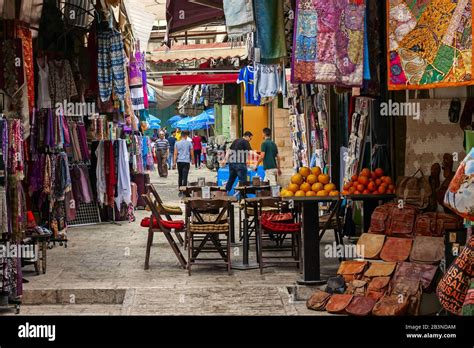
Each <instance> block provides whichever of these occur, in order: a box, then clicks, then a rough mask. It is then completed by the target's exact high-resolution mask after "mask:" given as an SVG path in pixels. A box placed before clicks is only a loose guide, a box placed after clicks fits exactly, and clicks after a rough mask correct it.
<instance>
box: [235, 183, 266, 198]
mask: <svg viewBox="0 0 474 348" xmlns="http://www.w3.org/2000/svg"><path fill="white" fill-rule="evenodd" d="M234 190H235V191H237V192H239V193H240V198H241V199H246V198H248V195H256V194H257V192H258V191H262V190H271V186H270V185H260V186H253V185H251V186H236V187H235V188H234Z"/></svg>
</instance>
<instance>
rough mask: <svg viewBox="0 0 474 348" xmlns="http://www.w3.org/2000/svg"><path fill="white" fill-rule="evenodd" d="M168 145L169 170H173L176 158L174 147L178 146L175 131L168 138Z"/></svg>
mask: <svg viewBox="0 0 474 348" xmlns="http://www.w3.org/2000/svg"><path fill="white" fill-rule="evenodd" d="M168 143H169V144H170V154H169V156H168V169H174V168H173V158H174V145H175V144H176V131H173V132H172V133H171V135H170V137H169V138H168Z"/></svg>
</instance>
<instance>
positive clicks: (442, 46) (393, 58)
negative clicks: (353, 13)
mask: <svg viewBox="0 0 474 348" xmlns="http://www.w3.org/2000/svg"><path fill="white" fill-rule="evenodd" d="M472 14H473V8H472V0H458V1H451V0H412V1H405V0H396V1H393V0H391V1H387V18H388V28H387V31H388V33H387V35H388V38H387V40H388V42H387V46H388V58H387V60H388V64H389V69H388V82H389V84H388V87H389V89H390V90H399V89H429V88H439V87H450V86H463V85H470V84H473V83H474V82H473V78H472V73H473V71H474V70H473V57H472V49H473V47H472V37H473V29H472Z"/></svg>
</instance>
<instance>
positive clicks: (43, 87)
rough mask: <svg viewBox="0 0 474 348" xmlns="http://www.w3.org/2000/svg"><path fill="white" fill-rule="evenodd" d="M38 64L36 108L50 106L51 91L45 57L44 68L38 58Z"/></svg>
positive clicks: (47, 107)
mask: <svg viewBox="0 0 474 348" xmlns="http://www.w3.org/2000/svg"><path fill="white" fill-rule="evenodd" d="M37 65H38V78H39V81H38V102H37V107H38V109H49V108H51V107H52V106H51V93H50V91H49V66H48V61H47V58H44V68H43V67H42V66H41V63H40V60H39V59H38V60H37Z"/></svg>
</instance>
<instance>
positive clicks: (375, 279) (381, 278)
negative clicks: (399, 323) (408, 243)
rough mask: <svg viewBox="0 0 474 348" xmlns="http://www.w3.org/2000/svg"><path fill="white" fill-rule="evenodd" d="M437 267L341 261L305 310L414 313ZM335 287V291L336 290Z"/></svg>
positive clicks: (362, 313)
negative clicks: (324, 286)
mask: <svg viewBox="0 0 474 348" xmlns="http://www.w3.org/2000/svg"><path fill="white" fill-rule="evenodd" d="M437 269H438V267H437V266H435V265H424V264H416V263H411V262H399V263H395V262H383V261H371V262H367V261H343V262H342V263H341V265H340V267H339V269H338V272H337V273H338V276H337V277H334V278H330V279H329V280H328V286H327V287H326V289H325V291H322V290H317V291H316V292H315V293H314V294H313V295H312V296H311V297H310V298H309V299H308V301H307V303H306V305H307V307H308V309H312V310H317V311H324V310H326V311H327V312H329V313H333V314H349V315H355V316H366V315H377V316H393V315H405V314H409V315H417V314H418V312H419V307H420V303H421V296H422V293H423V291H426V290H428V289H430V288H433V287H432V283H433V279H434V278H435V275H436V272H437ZM335 288H337V290H335Z"/></svg>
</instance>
